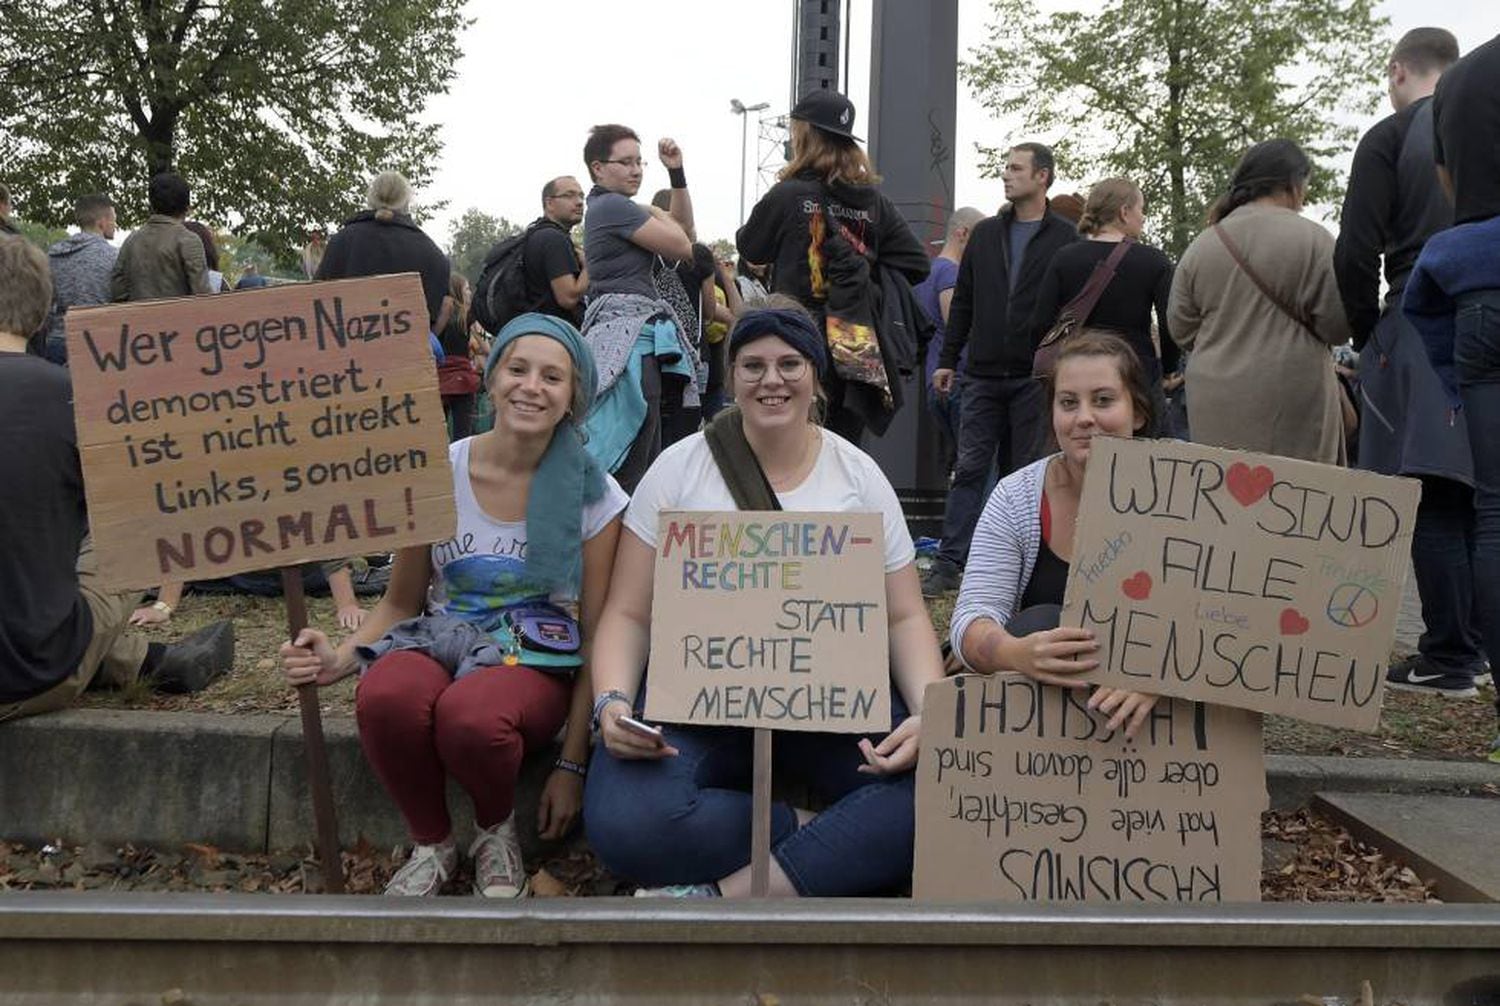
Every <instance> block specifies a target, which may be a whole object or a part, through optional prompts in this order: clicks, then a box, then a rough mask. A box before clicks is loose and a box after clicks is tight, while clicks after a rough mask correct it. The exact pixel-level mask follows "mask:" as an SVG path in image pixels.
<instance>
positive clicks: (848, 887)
mask: <svg viewBox="0 0 1500 1006" xmlns="http://www.w3.org/2000/svg"><path fill="white" fill-rule="evenodd" d="M775 301H780V302H784V303H785V304H787V305H788V306H786V307H781V308H773V309H769V310H752V311H747V312H745V313H744V314H743V315H741V316H740V318H739V320H738V321H737V322H736V323H735V326H734V329H733V331H732V332H731V333H730V336H729V368H728V370H729V374H728V376H729V378H730V381H731V382H732V391H733V395H734V404H735V406H736V408H735V409H734V410H728V411H726V412H724V413H720V415H719V416H717V417H715V419H714V430H713V436H714V437H716V438H720V437H722V438H723V439H722V440H719V441H718V442H720V443H721V444H726V445H730V444H732V445H733V447H732V449H734V450H735V451H736V453H737V454H738V458H739V460H738V462H737V463H736V464H735V465H734V466H733V470H732V471H731V477H733V478H735V479H736V480H742V479H745V478H746V477H747V475H746V473H747V471H748V473H750V477H754V478H758V477H759V476H758V474H756V473H755V468H756V467H757V466H758V467H759V468H760V469H761V472H763V473H764V476H765V480H766V481H767V482H769V484H770V491H771V492H774V493H775V495H776V499H777V502H779V503H780V505H781V506H782V508H783V509H786V510H801V511H809V510H811V511H819V510H821V511H877V512H879V513H880V514H881V515H882V518H883V521H882V523H883V526H884V541H883V551H884V556H885V563H884V565H885V596H886V614H887V619H888V623H889V636H890V653H891V682H892V687H891V714H892V715H891V720H892V721H891V729H890V732H889V733H885V732H882V733H878V734H876V735H874V736H871V737H865V738H861V737H858V736H855V735H851V734H834V733H810V732H808V733H803V732H787V733H783V734H778V735H777V740H776V745H777V750H778V752H780V753H779V754H778V764H782V762H783V761H784V762H785V764H786V766H788V768H789V769H790V772H789V773H788V774H789V775H796V776H798V777H800V779H801V781H802V782H803V783H805V784H806V785H807V786H808V787H809V788H810V789H811V790H812V791H813V792H814V793H815V794H816V795H817V796H818V797H819V798H820V799H821V800H822V801H824V802H825V803H826V807H825V809H823V810H822V811H821V812H819V813H817V814H814V813H812V812H811V811H809V810H808V809H805V808H799V807H793V806H791V805H790V804H786V803H780V804H777V805H775V807H774V808H773V811H772V822H771V828H772V834H771V842H772V845H771V859H772V863H771V894H772V895H773V896H784V897H791V896H797V895H806V896H814V895H816V896H832V895H860V894H877V893H895V892H898V891H900V890H901V889H902V888H903V887H905V886H906V885H907V884H908V883H909V882H910V879H911V868H912V841H913V837H914V835H915V812H914V807H913V793H914V790H913V775H914V773H913V772H912V769H913V767H914V766H915V765H916V761H917V733H918V729H919V727H920V725H921V711H922V697H923V693H924V691H925V690H926V688H927V685H928V684H930V683H932V682H934V681H937V680H939V679H940V678H941V677H942V676H943V667H942V658H941V656H940V654H939V651H938V643H937V638H936V636H935V635H934V634H933V631H932V622H931V620H930V619H929V618H928V616H927V609H926V607H925V606H924V605H923V603H922V595H921V589H920V585H919V583H918V580H917V571H916V566H915V565H914V559H915V553H914V552H913V549H912V541H911V535H910V534H909V533H908V532H907V529H906V521H905V518H904V517H903V516H902V513H901V506H900V504H899V502H897V499H896V493H895V491H894V490H893V489H892V488H891V484H890V482H889V480H887V479H886V477H885V475H884V474H883V473H882V472H881V470H880V468H879V467H878V466H877V465H876V464H875V462H874V461H873V460H872V459H871V458H870V457H869V456H868V455H866V454H865V453H863V452H862V451H860V450H859V448H857V447H855V446H854V445H853V444H851V443H849V442H848V441H847V440H845V439H843V438H842V437H840V436H839V435H837V434H835V433H832V432H830V431H828V430H824V429H821V428H820V427H819V426H818V425H817V423H816V422H815V420H814V413H815V411H816V409H817V407H818V405H819V404H820V403H819V402H818V399H819V397H820V394H821V393H820V391H819V390H818V389H819V379H820V377H822V376H823V375H824V374H825V373H826V372H827V369H828V354H827V350H826V347H825V342H824V337H823V334H822V333H821V332H820V331H818V329H817V328H816V327H815V326H814V324H813V321H812V319H811V318H810V317H809V316H808V314H807V313H806V312H805V311H803V310H802V309H801V308H800V307H797V306H796V305H795V302H792V301H791V300H790V299H789V298H786V297H775V298H773V302H775ZM726 422H727V423H730V424H731V426H730V429H729V430H728V431H724V430H721V429H719V424H721V423H726ZM736 426H738V427H740V430H738V431H737V430H736V429H735V427H736ZM746 448H748V449H747V450H746ZM751 454H753V460H752V459H751V457H750V456H749V455H751ZM761 491H762V492H764V491H765V490H764V488H763V489H762V490H761ZM734 495H735V491H734V490H733V489H731V488H730V486H729V484H728V482H727V481H726V478H725V475H724V474H722V473H721V470H720V468H719V467H718V464H717V463H716V462H715V460H714V458H713V454H712V448H711V447H710V446H709V442H708V438H707V436H706V435H705V434H704V433H696V434H693V435H692V436H689V437H687V438H686V439H684V440H681V441H679V442H677V443H676V444H674V445H672V446H671V447H669V448H667V449H666V450H665V451H663V452H662V453H661V456H660V457H658V458H657V459H656V461H655V463H654V464H652V466H651V467H650V469H649V470H647V472H646V474H645V476H644V477H643V478H642V479H641V483H640V486H639V487H638V488H637V490H636V492H635V495H634V497H633V498H632V500H631V503H630V507H629V509H628V511H627V512H626V515H625V528H626V532H627V533H625V534H622V535H621V536H620V548H619V553H618V555H617V556H616V562H615V574H614V580H613V581H612V583H611V584H610V593H609V599H608V601H607V602H606V604H605V609H604V613H603V615H601V616H600V621H599V636H598V641H597V645H596V646H595V649H594V653H595V659H594V664H593V670H594V681H593V685H594V693H595V700H594V719H595V722H596V723H597V728H598V730H599V737H600V741H601V743H600V744H598V745H596V747H595V750H594V757H593V761H592V763H591V766H590V775H589V780H588V787H587V790H586V792H585V794H584V804H585V817H586V820H587V827H588V837H589V842H590V844H591V845H592V846H593V848H594V851H595V852H597V853H598V855H599V858H600V859H601V860H602V861H603V862H604V864H605V865H606V866H607V867H609V869H610V870H611V871H612V872H614V873H616V874H618V875H620V876H623V877H628V878H630V879H632V880H634V881H636V882H637V883H640V884H643V885H645V887H644V888H643V891H642V892H641V893H644V894H655V895H671V896H714V895H724V896H731V897H732V896H744V895H748V894H749V892H750V878H749V873H750V871H749V866H748V864H749V862H750V805H751V797H750V794H749V792H747V791H746V790H745V789H744V788H743V787H744V786H745V784H746V783H747V781H748V775H747V774H746V769H747V766H748V765H749V757H750V744H751V732H750V731H748V730H742V729H737V728H733V727H708V726H702V727H698V726H686V725H678V724H666V725H664V726H663V727H662V732H663V737H662V739H661V742H660V743H656V742H653V741H651V740H649V739H646V738H644V737H642V736H641V735H639V734H638V733H634V732H632V731H631V730H630V729H629V728H628V727H627V726H624V725H622V724H621V722H620V719H621V717H622V716H629V715H632V709H637V710H638V709H639V708H640V707H641V700H642V697H643V695H644V692H643V686H644V680H643V679H644V678H645V677H646V671H645V665H646V656H647V649H648V642H649V639H650V626H651V611H652V596H651V595H652V583H653V569H654V547H655V544H656V541H657V531H658V527H657V523H658V522H657V518H658V515H659V514H660V513H661V512H663V511H666V510H732V509H736V507H735V500H734ZM634 715H636V716H639V715H640V713H639V712H636V713H635V714H634ZM780 771H781V769H778V772H780Z"/></svg>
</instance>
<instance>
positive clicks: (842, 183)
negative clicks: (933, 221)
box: [735, 91, 931, 446]
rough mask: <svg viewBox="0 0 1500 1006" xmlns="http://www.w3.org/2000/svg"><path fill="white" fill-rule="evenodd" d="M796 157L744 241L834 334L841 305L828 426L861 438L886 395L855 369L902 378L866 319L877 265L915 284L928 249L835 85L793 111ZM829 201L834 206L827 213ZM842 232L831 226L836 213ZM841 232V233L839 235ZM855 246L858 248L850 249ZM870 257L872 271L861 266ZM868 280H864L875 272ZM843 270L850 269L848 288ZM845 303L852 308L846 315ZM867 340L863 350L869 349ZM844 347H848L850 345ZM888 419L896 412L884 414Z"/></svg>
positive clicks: (779, 286) (754, 258)
mask: <svg viewBox="0 0 1500 1006" xmlns="http://www.w3.org/2000/svg"><path fill="white" fill-rule="evenodd" d="M791 120H792V123H791V137H792V159H791V161H790V163H788V164H787V166H786V167H785V168H783V169H782V170H781V175H780V181H778V182H777V183H776V184H775V185H773V186H772V187H771V190H770V191H769V192H767V193H766V194H765V195H764V196H763V197H761V200H760V202H758V203H756V204H755V208H754V209H752V210H751V211H750V219H748V220H747V221H745V225H744V226H743V227H741V228H740V229H739V233H737V234H736V235H735V245H736V247H738V249H739V252H740V255H741V257H742V259H743V260H744V261H746V262H748V263H751V264H752V265H751V268H759V267H760V266H762V265H767V264H769V265H770V266H771V283H770V288H771V292H772V293H782V294H787V295H789V296H791V297H794V298H796V299H797V300H798V301H799V302H800V303H801V304H802V305H803V306H804V307H806V308H807V309H808V311H809V312H811V313H812V315H813V318H814V320H815V322H816V323H817V325H818V328H819V329H820V330H821V331H825V332H827V331H828V329H829V321H828V316H829V312H830V308H832V309H833V313H834V317H835V319H836V321H835V328H836V329H837V330H838V331H839V334H840V339H841V341H842V342H843V345H842V346H833V347H830V348H831V351H832V352H833V356H834V366H832V367H830V368H829V370H828V373H827V375H826V376H825V378H824V381H823V383H824V389H825V391H826V392H827V395H828V416H827V423H826V425H827V427H828V428H829V429H831V430H833V431H834V432H835V433H837V434H839V435H840V436H841V437H843V438H844V439H845V440H848V441H849V442H850V443H852V444H854V445H856V446H858V445H859V442H860V440H861V439H862V438H863V436H864V431H865V427H866V426H868V425H871V421H872V419H873V420H874V422H875V424H876V428H877V430H879V429H881V428H883V426H882V425H881V423H882V417H880V416H878V415H877V414H878V413H879V412H880V411H881V408H882V406H881V398H882V397H883V398H884V399H885V401H886V403H887V405H888V404H889V403H890V401H891V399H890V396H889V394H886V395H883V396H882V395H877V394H873V393H872V392H873V391H874V389H875V387H877V386H878V385H871V384H868V383H865V382H864V381H861V380H856V379H851V377H852V376H868V377H871V378H872V379H873V380H874V381H876V382H878V381H880V380H881V379H882V377H884V379H885V381H886V382H887V383H886V387H888V386H889V384H891V383H895V382H896V381H897V380H899V378H897V377H896V376H895V375H889V374H883V373H881V371H883V361H882V359H881V356H882V354H881V353H880V351H879V347H878V344H877V338H876V333H875V332H874V330H873V325H872V324H871V323H870V319H869V318H868V316H865V317H863V318H861V317H858V315H859V313H860V312H859V305H860V304H865V303H868V302H869V293H868V289H867V287H868V284H869V283H870V282H876V283H878V279H876V276H877V273H876V270H877V269H878V268H879V267H880V266H882V265H883V266H887V267H889V268H891V269H893V270H895V271H896V272H897V273H899V274H900V275H901V276H903V277H904V278H905V279H906V280H907V281H908V282H909V283H920V282H921V281H922V280H923V279H925V278H926V277H927V272H928V270H929V268H931V265H930V262H929V259H928V256H927V252H926V250H925V249H923V247H922V244H921V242H919V241H918V240H917V237H916V235H915V234H913V233H912V232H911V228H910V227H908V226H907V225H906V221H905V220H903V219H902V218H901V214H900V213H899V212H898V211H897V209H896V207H895V205H894V204H893V203H892V202H891V201H890V200H889V199H888V198H886V196H885V195H884V194H883V193H881V191H880V189H878V188H877V187H876V186H877V184H878V183H879V182H880V176H879V175H878V174H876V173H875V169H874V167H873V166H872V165H871V164H870V159H869V157H868V156H867V155H866V154H865V152H864V151H863V150H861V149H860V148H859V144H858V138H857V137H855V136H854V134H853V128H854V105H853V104H852V103H851V102H850V101H849V99H848V98H846V97H844V96H843V95H842V94H839V93H838V92H836V91H812V92H810V93H809V94H808V95H807V96H806V97H804V98H803V99H802V100H801V101H799V102H797V106H796V107H795V108H793V109H792V111H791ZM825 203H826V211H825ZM830 220H831V221H833V222H834V223H835V224H836V227H837V232H836V233H834V232H831V231H830V224H829V221H830ZM839 239H842V240H839ZM851 252H852V254H850V253H851ZM861 259H863V260H864V262H865V263H868V271H867V273H866V270H865V269H862V268H850V267H851V266H854V267H858V266H859V265H860V264H861V263H860V260H861ZM866 274H867V276H868V277H869V278H868V279H864V280H863V282H864V283H865V284H866V287H865V288H861V289H849V288H847V286H848V284H849V283H852V284H855V285H858V284H859V283H860V279H858V278H856V277H857V276H860V275H866ZM840 277H849V279H848V282H847V283H845V284H844V286H843V287H841V279H840ZM841 305H843V306H846V307H851V308H852V310H850V311H849V312H848V313H847V314H846V313H845V312H844V311H843V310H842V308H841ZM860 347H863V352H862V351H861V348H860ZM841 350H843V351H844V352H841ZM853 356H861V357H866V358H867V359H866V360H865V362H866V363H867V364H868V365H869V367H868V370H866V372H865V374H864V375H855V372H854V371H853V370H852V369H851V368H850V367H848V366H846V360H848V359H850V358H851V357H853ZM883 418H884V419H885V421H888V416H886V417H883Z"/></svg>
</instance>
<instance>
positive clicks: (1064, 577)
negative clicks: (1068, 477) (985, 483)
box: [1016, 489, 1068, 611]
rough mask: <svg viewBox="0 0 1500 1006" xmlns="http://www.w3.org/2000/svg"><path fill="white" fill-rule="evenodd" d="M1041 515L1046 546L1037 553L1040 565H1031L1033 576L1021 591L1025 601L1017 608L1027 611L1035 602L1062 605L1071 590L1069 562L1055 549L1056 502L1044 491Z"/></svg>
mask: <svg viewBox="0 0 1500 1006" xmlns="http://www.w3.org/2000/svg"><path fill="white" fill-rule="evenodd" d="M1041 511H1042V512H1041V514H1040V515H1039V516H1040V518H1041V522H1042V548H1041V551H1040V552H1039V553H1038V554H1037V557H1036V565H1034V566H1032V567H1031V579H1029V580H1027V581H1026V589H1025V590H1023V591H1022V592H1021V604H1020V607H1018V608H1017V609H1016V610H1017V611H1024V610H1025V609H1027V608H1029V607H1031V606H1032V605H1034V604H1062V603H1063V594H1065V593H1066V592H1067V589H1068V564H1067V563H1066V562H1064V561H1063V560H1062V558H1061V557H1060V556H1058V554H1057V553H1056V552H1054V551H1052V505H1051V503H1050V502H1049V501H1048V499H1047V492H1046V490H1045V489H1044V490H1043V491H1042V506H1041Z"/></svg>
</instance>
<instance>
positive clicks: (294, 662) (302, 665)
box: [280, 629, 338, 688]
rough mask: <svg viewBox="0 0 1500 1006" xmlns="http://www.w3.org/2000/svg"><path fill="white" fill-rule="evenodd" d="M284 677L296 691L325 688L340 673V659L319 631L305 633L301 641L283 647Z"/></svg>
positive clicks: (282, 663) (300, 634) (301, 633)
mask: <svg viewBox="0 0 1500 1006" xmlns="http://www.w3.org/2000/svg"><path fill="white" fill-rule="evenodd" d="M280 652H281V673H282V674H283V675H284V676H285V677H286V680H287V684H289V685H291V686H292V687H293V688H300V687H302V686H303V685H323V684H327V683H328V682H329V681H330V680H332V679H333V676H334V674H335V672H336V671H337V669H338V655H337V654H336V653H335V652H334V649H333V644H331V643H330V642H328V636H327V635H326V634H325V633H322V632H319V631H318V630H317V629H303V630H302V631H301V632H299V633H297V638H296V639H295V640H293V641H291V642H287V643H282V644H281V651H280Z"/></svg>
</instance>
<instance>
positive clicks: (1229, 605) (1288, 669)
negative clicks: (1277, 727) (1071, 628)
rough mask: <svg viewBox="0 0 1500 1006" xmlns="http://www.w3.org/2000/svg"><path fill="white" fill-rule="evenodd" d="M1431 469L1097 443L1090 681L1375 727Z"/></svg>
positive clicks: (1079, 539)
mask: <svg viewBox="0 0 1500 1006" xmlns="http://www.w3.org/2000/svg"><path fill="white" fill-rule="evenodd" d="M1420 494H1421V487H1420V484H1419V483H1417V482H1415V481H1413V480H1410V479H1397V478H1389V477H1386V476H1383V475H1374V474H1372V473H1370V472H1361V471H1352V470H1349V469H1344V468H1335V467H1332V466H1330V465H1320V464H1314V463H1313V462H1310V461H1295V460H1292V459H1289V458H1279V457H1272V456H1269V455H1264V454H1249V453H1243V452H1237V451H1228V450H1222V449H1219V448H1214V447H1201V446H1198V445H1195V444H1186V443H1179V442H1175V441H1166V440H1157V441H1152V440H1121V439H1115V438H1104V437H1101V438H1098V439H1096V440H1094V442H1093V446H1092V448H1091V449H1090V457H1089V463H1088V471H1087V474H1086V476H1085V478H1084V485H1083V499H1082V501H1081V503H1080V504H1079V509H1078V530H1077V533H1076V534H1075V535H1074V539H1073V563H1072V568H1071V571H1070V573H1069V576H1068V590H1067V599H1066V602H1065V604H1064V605H1063V616H1062V621H1063V624H1064V625H1081V626H1083V627H1085V628H1088V629H1091V630H1093V632H1094V633H1095V635H1096V637H1097V638H1098V640H1099V647H1100V648H1099V660H1100V662H1101V665H1100V668H1099V669H1098V670H1097V671H1094V672H1091V673H1090V674H1088V675H1086V676H1085V678H1086V680H1089V681H1094V682H1098V683H1099V684H1105V685H1112V686H1114V687H1117V688H1130V689H1135V690H1137V691H1144V692H1155V693H1158V694H1164V695H1177V696H1181V697H1183V698H1189V699H1198V700H1201V701H1205V702H1216V703H1224V704H1226V705H1234V706H1241V707H1243V708H1246V709H1255V710H1258V711H1260V712H1266V713H1280V714H1282V715H1285V716H1295V717H1298V718H1300V719H1305V720H1311V721H1313V722H1316V723H1326V724H1329V725H1331V726H1339V727H1353V728H1356V729H1360V730H1373V729H1375V726H1376V724H1377V722H1378V721H1379V719H1380V703H1381V699H1382V696H1383V690H1384V686H1385V671H1386V666H1387V663H1388V661H1389V657H1390V649H1391V644H1392V642H1394V640H1395V634H1396V614H1397V611H1398V609H1399V607H1400V603H1401V591H1402V586H1403V583H1404V581H1405V579H1406V568H1407V563H1408V559H1409V556H1410V554H1411V537H1412V524H1413V522H1414V521H1415V518H1416V510H1417V500H1418V498H1419V496H1420Z"/></svg>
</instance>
